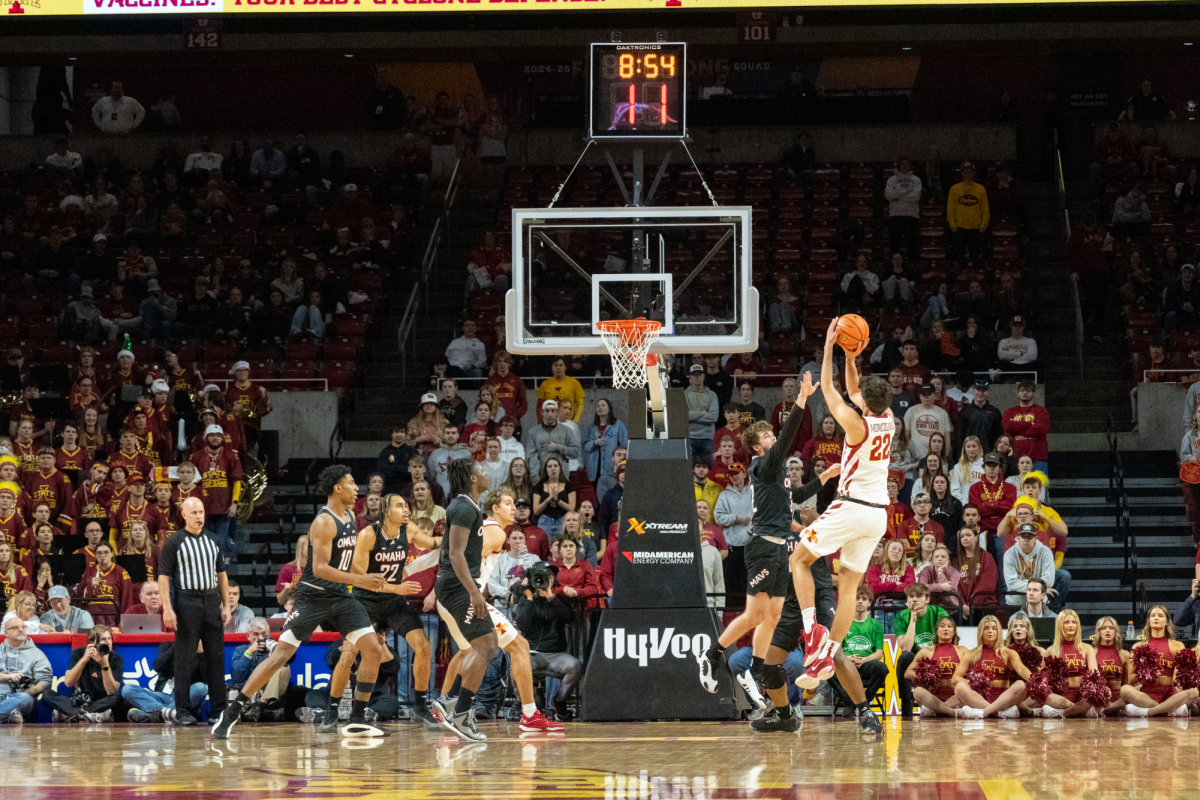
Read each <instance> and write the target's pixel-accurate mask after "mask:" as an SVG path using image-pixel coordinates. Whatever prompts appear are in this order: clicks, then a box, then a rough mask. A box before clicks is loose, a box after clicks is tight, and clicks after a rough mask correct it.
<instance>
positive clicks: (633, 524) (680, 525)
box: [629, 517, 688, 536]
mask: <svg viewBox="0 0 1200 800" xmlns="http://www.w3.org/2000/svg"><path fill="white" fill-rule="evenodd" d="M629 530H631V531H633V532H634V533H636V534H637V535H639V536H641V535H642V534H643V533H687V530H688V526H687V523H685V522H639V521H638V519H637V518H636V517H630V518H629Z"/></svg>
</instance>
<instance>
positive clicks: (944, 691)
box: [904, 617, 968, 717]
mask: <svg viewBox="0 0 1200 800" xmlns="http://www.w3.org/2000/svg"><path fill="white" fill-rule="evenodd" d="M967 652H968V651H967V648H965V647H962V646H960V645H959V643H958V626H957V625H955V624H954V620H952V619H950V617H942V618H941V619H940V620H938V625H937V641H936V642H935V643H934V644H933V646H932V647H923V648H921V649H920V650H919V651H918V652H917V656H916V658H914V659H913V661H912V663H911V664H909V665H908V669H907V670H906V671H905V673H904V677H905V679H906V680H909V681H911V680H912V679H913V678H915V677H916V669H915V667H916V664H917V660H918V659H922V658H932V659H933V660H934V661H935V662H937V665H938V667H939V668H940V669H941V671H942V677H941V680H940V681H939V682H938V688H937V689H936V690H935V691H933V692H930V691H928V690H927V689H923V688H921V687H920V686H914V687H913V699H914V700H916V701H917V702H918V703H919V704H920V705H921V716H922V717H932V716H943V717H953V716H954V715H955V710H956V709H958V708H961V707H962V701H961V700H960V699H959V698H958V697H957V695H956V694H955V690H954V685H953V680H954V674H955V672H957V670H958V665H959V664H961V663H962V661H963V658H964V657H966V655H967Z"/></svg>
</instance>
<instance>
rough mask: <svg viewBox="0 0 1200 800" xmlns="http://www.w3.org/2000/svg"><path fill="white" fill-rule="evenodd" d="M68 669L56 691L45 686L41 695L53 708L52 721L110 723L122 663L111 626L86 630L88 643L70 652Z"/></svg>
mask: <svg viewBox="0 0 1200 800" xmlns="http://www.w3.org/2000/svg"><path fill="white" fill-rule="evenodd" d="M70 664H71V667H70V669H68V670H67V674H66V675H64V676H63V680H62V683H61V684H60V688H61V687H63V686H65V687H67V689H69V690H70V692H69V693H67V694H59V693H58V692H57V691H55V690H54V689H47V690H46V693H45V694H44V695H42V700H44V701H45V702H46V705H48V706H50V707H51V708H52V709H54V721H55V722H79V721H80V720H86V721H88V722H112V721H113V709H114V708H116V706H117V703H118V702H119V701H120V699H121V681H122V678H123V677H124V675H125V662H124V660H123V659H122V658H121V656H120V654H119V653H116V652H114V651H113V636H112V628H110V627H108V626H107V625H97V626H95V627H94V628H92V630H91V631H90V632H89V633H88V637H87V646H86V647H76V648H75V649H74V650H72V651H71V657H70Z"/></svg>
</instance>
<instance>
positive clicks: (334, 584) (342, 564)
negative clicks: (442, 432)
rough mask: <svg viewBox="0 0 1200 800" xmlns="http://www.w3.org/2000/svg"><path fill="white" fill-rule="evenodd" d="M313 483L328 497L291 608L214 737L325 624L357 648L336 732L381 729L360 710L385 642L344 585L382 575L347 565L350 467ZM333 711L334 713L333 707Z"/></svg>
mask: <svg viewBox="0 0 1200 800" xmlns="http://www.w3.org/2000/svg"><path fill="white" fill-rule="evenodd" d="M472 463H474V462H472ZM317 488H318V489H319V490H320V491H321V493H323V494H324V495H325V496H326V497H327V498H328V499H327V500H326V503H325V507H324V508H322V509H321V510H320V511H319V512H317V517H316V519H314V520H313V522H312V525H311V526H310V527H309V529H308V542H309V546H308V561H307V563H305V565H304V572H303V574H301V576H300V585H299V586H297V587H296V599H295V604H294V605H293V606H292V613H290V614H288V617H287V620H286V621H285V622H284V625H283V634H282V635H280V637H279V644H277V645H276V646H275V649H274V650H272V651H271V655H269V656H267V659H266V661H263V662H262V663H261V664H259V665H258V666H257V667H256V668H255V670H254V672H252V673H251V674H250V677H249V678H248V679H247V680H246V685H245V686H243V687H242V689H241V691H240V692H238V694H237V697H236V698H234V700H233V702H231V703H230V704H229V705H228V706H227V707H226V708H225V710H224V711H223V712H221V715H220V716H219V717H217V724H216V725H214V726H213V732H212V735H213V738H215V739H228V738H229V732H230V730H232V728H233V726H234V725H236V724H237V722H238V718H239V717H241V714H242V709H243V708H244V707H245V704H246V703H247V702H248V701H249V700H250V698H251V697H253V696H254V695H255V693H256V692H257V691H258V690H259V689H261V688H262V687H263V686H265V685H266V683H267V681H268V680H269V679H270V677H271V676H272V675H274V674H275V671H276V670H278V669H279V668H280V667H282V666H283V665H284V664H286V663H288V662H289V661H291V660H292V656H293V655H294V654H295V653H296V649H297V648H298V647H300V643H301V642H304V641H306V640H307V639H308V637H310V636H312V634H313V631H315V630H316V629H317V626H318V625H319V626H321V627H322V628H323V629H325V630H335V631H337V632H338V633H340V634H341V635H342V636H343V637H344V638H345V639H346V641H347V642H349V643H350V644H351V646H353V647H355V648H357V649H358V651H359V652H361V653H362V664H361V665H360V666H359V668H358V686H357V691H356V692H355V693H354V702H353V705H352V707H351V711H350V721H349V723H347V724H346V725H343V726H342V728H341V730H340V733H341V734H342V736H385V735H386V734H385V733H384V732H383V731H381V730H379V729H378V728H375V727H374V726H372V725H369V724H367V720H366V715H365V712H366V709H367V703H368V702H369V701H370V699H371V692H373V691H374V690H375V677H376V676H377V674H378V672H379V662H380V661H381V660H382V658H383V655H384V652H385V651H384V647H383V645H382V644H380V642H379V639H378V638H376V636H375V631H374V630H373V629H372V628H371V618H370V617H369V616H367V612H366V610H365V609H364V608H363V607H362V605H360V604H359V603H358V601H356V600H354V599H353V598H351V597H350V591H349V588H348V587H349V586H358V587H360V588H362V589H366V590H368V591H371V592H384V591H386V590H387V581H386V580H385V579H384V577H383V575H382V574H380V573H378V572H376V573H373V574H369V575H355V574H354V573H352V572H351V571H350V565H351V560H352V559H353V558H354V544H355V541H356V540H357V539H358V532H357V531H356V530H355V526H354V515H353V514H352V513H350V510H351V509H353V508H354V501H355V500H356V499H357V498H358V486H356V485H355V483H354V478H353V477H352V476H351V475H350V468H349V467H347V466H344V465H341V464H334V465H333V466H329V467H326V468H325V469H324V470H322V471H321V474H320V476H319V477H318V478H317ZM340 699H341V697H340V695H339V696H337V697H335V696H334V695H332V694H331V695H330V703H331V704H332V703H336V702H337V701H338V700H340ZM332 717H333V719H335V720H336V719H337V712H336V710H334V711H333V713H332Z"/></svg>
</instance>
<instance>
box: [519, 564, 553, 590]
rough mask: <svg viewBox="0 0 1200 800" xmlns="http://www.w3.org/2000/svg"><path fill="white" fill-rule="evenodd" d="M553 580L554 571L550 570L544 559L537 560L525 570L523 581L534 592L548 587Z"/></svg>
mask: <svg viewBox="0 0 1200 800" xmlns="http://www.w3.org/2000/svg"><path fill="white" fill-rule="evenodd" d="M553 580H554V573H553V572H551V570H550V565H549V564H547V563H546V562H544V561H539V562H538V563H536V564H534V565H533V566H531V567H529V568H528V569H526V570H525V583H526V584H527V585H528V586H529V588H530V589H531V590H532V591H534V592H541V591H545V590H546V589H549V588H550V584H551V583H552V582H553Z"/></svg>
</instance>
